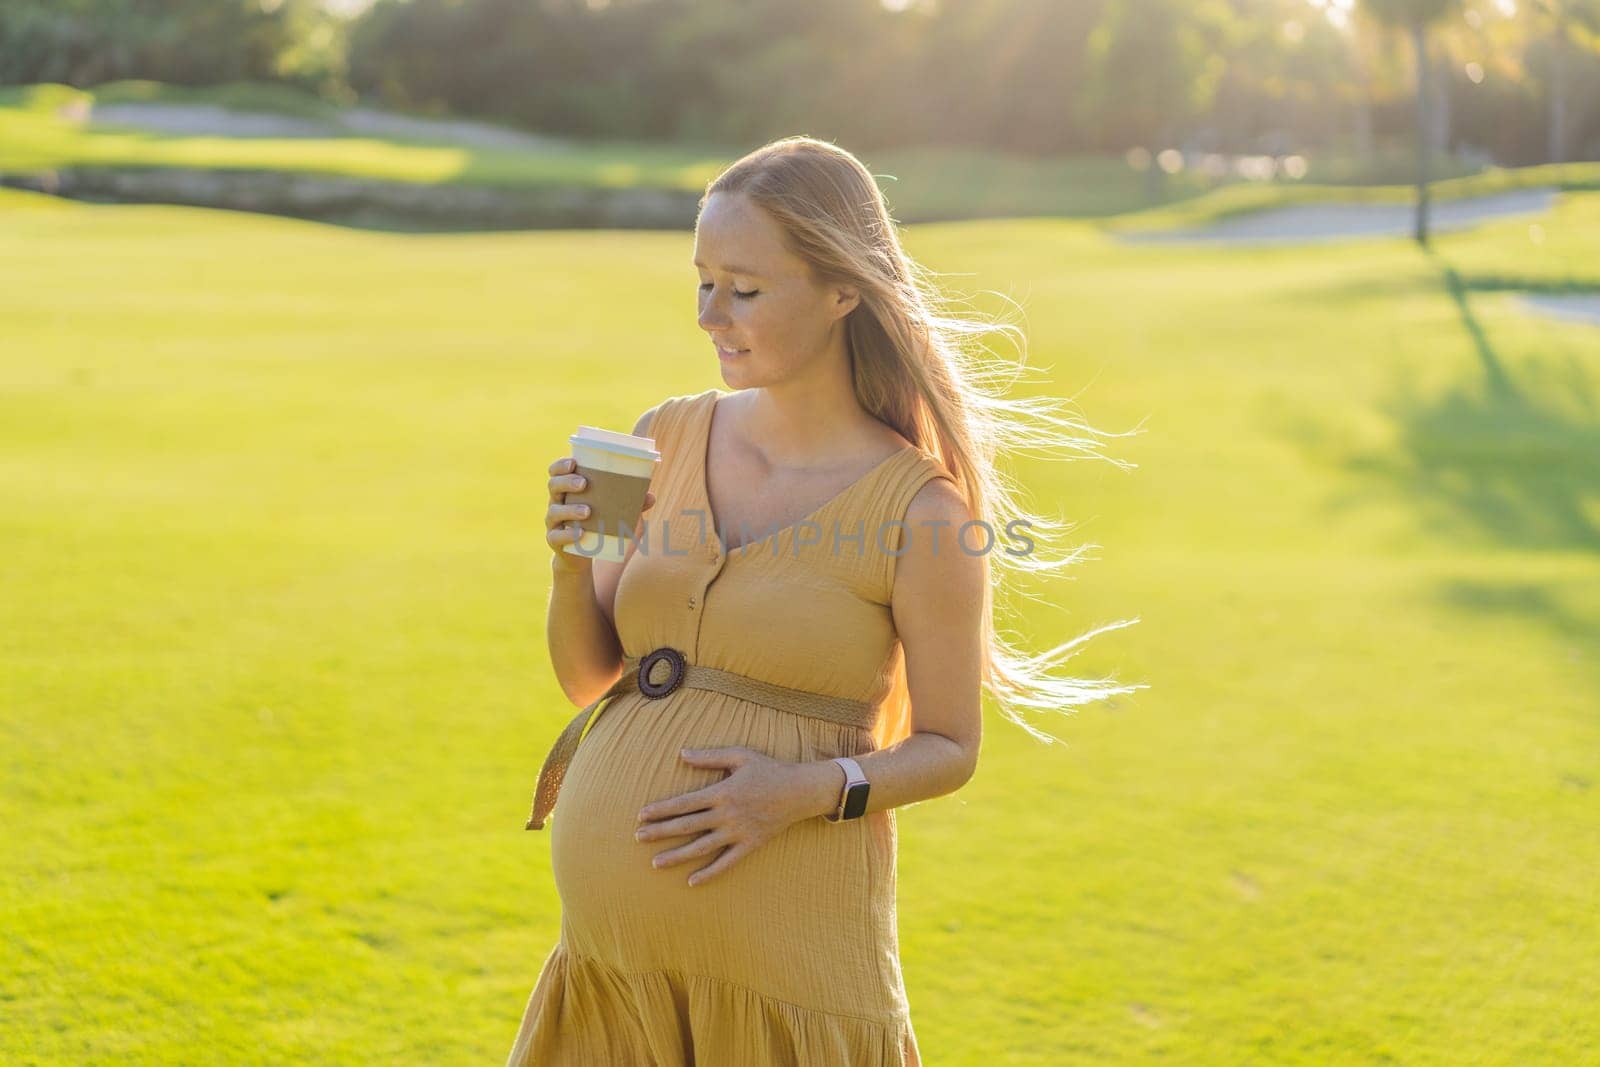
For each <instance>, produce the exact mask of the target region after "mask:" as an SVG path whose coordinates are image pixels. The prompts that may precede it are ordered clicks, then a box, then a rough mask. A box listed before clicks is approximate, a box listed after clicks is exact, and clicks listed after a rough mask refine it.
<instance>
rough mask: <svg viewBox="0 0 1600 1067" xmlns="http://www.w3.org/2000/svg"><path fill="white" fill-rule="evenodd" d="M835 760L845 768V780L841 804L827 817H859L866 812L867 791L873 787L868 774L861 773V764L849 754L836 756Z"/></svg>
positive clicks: (832, 818) (833, 819)
mask: <svg viewBox="0 0 1600 1067" xmlns="http://www.w3.org/2000/svg"><path fill="white" fill-rule="evenodd" d="M833 762H835V763H837V764H838V765H839V766H840V767H842V768H843V769H844V777H845V781H844V788H843V789H842V790H841V791H840V793H839V806H838V807H837V808H835V809H834V812H833V814H832V815H829V816H828V817H827V819H828V821H829V822H839V821H841V820H843V819H859V818H861V816H863V815H865V814H866V811H867V791H868V790H869V789H871V788H872V787H871V786H870V785H868V784H867V776H866V775H864V774H862V773H861V764H859V763H857V762H856V761H855V760H853V759H851V758H850V757H849V756H835V757H834V759H833Z"/></svg>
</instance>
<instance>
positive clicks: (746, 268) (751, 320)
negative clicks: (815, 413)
mask: <svg viewBox="0 0 1600 1067" xmlns="http://www.w3.org/2000/svg"><path fill="white" fill-rule="evenodd" d="M694 264H695V269H696V270H697V271H699V274H700V328H701V329H702V330H705V331H706V333H708V334H710V335H711V340H712V341H713V342H714V343H715V344H716V346H717V348H718V352H717V356H718V359H719V360H720V361H721V363H722V372H723V374H724V376H725V378H726V379H727V380H729V381H730V383H732V382H733V381H735V380H736V381H737V382H738V383H739V387H740V388H749V387H752V386H758V385H762V384H764V383H768V382H774V381H781V380H783V379H785V378H788V377H790V376H791V375H792V374H793V373H794V372H796V371H797V370H800V369H802V368H804V367H806V366H807V365H808V364H810V363H812V362H814V361H815V360H817V359H824V358H827V357H828V355H829V353H830V351H831V350H833V349H835V348H836V349H837V350H838V353H839V355H840V356H842V355H843V354H844V332H843V319H844V316H845V315H847V314H849V312H850V310H851V309H852V308H854V307H855V306H856V304H857V302H858V300H859V297H858V296H857V295H856V294H855V290H853V289H846V288H833V287H828V286H823V285H821V284H820V283H818V282H817V280H816V279H815V278H814V277H813V276H812V274H811V270H810V267H809V266H808V265H807V264H806V263H805V262H804V261H803V260H801V259H800V258H799V257H798V256H796V255H794V254H793V253H791V252H790V251H789V250H788V249H786V248H784V246H783V239H782V236H781V231H780V230H779V229H778V224H777V223H776V222H774V221H772V218H771V216H769V215H768V214H767V213H766V212H764V211H762V210H761V209H760V208H758V207H756V206H755V205H754V204H753V203H751V202H750V200H749V198H748V197H746V196H745V195H744V194H743V193H713V194H711V196H710V198H708V199H707V200H706V204H705V207H704V208H702V209H701V212H700V218H699V220H698V221H697V222H696V223H695V232H694Z"/></svg>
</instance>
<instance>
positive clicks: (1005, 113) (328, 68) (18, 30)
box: [0, 0, 1600, 166]
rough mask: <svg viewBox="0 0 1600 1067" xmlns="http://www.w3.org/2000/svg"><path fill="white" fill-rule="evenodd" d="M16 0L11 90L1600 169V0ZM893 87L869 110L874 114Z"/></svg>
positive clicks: (724, 138)
mask: <svg viewBox="0 0 1600 1067" xmlns="http://www.w3.org/2000/svg"><path fill="white" fill-rule="evenodd" d="M1429 2H1430V0H1389V2H1384V0H1371V2H1370V3H1369V2H1368V0H1069V2H1063V0H960V2H956V0H943V2H939V3H933V2H928V0H807V2H805V3H796V2H793V0H376V2H375V3H365V2H363V0H344V2H342V3H339V2H331V0H330V2H323V3H318V2H316V0H8V2H7V3H6V4H4V5H3V6H0V82H4V83H6V84H11V85H27V84H34V83H39V82H58V83H64V84H67V85H71V86H77V87H84V88H86V87H91V86H94V85H97V84H100V83H103V82H107V81H115V80H120V79H149V80H154V81H159V82H163V83H167V84H171V85H178V86H207V85H220V84H225V83H238V82H257V83H268V84H281V85H287V86H293V87H296V88H299V89H302V90H306V91H309V92H311V93H314V94H316V95H317V96H319V97H321V98H323V99H325V100H327V101H329V102H332V103H337V104H342V105H348V104H353V103H357V102H362V103H368V104H372V105H376V106H382V107H388V108H393V109H399V110H406V111H411V112H416V113H422V114H432V115H456V116H464V117H477V118H486V119H491V120H495V121H499V122H503V123H507V124H511V125H515V126H519V127H522V128H526V129H529V130H537V131H542V132H548V133H554V134H562V135H567V136H572V137H581V138H596V139H629V140H660V141H678V142H682V141H692V142H700V143H718V144H740V143H747V142H751V141H759V140H761V139H765V138H771V137H777V136H783V135H786V134H789V133H793V132H797V131H803V132H808V133H811V134H813V135H815V136H821V137H826V138H829V139H832V140H837V141H840V142H842V143H849V144H851V145H852V146H855V147H857V148H859V149H862V150H870V149H883V148H895V147H902V146H911V145H918V146H923V145H959V146H966V147H972V148H982V149H987V150H993V151H999V152H1006V153H1013V154H1022V155H1030V156H1060V155H1070V154H1078V153H1105V152H1121V151H1126V150H1128V149H1130V148H1134V147H1140V146H1144V147H1149V148H1152V149H1156V150H1159V149H1160V148H1162V147H1169V146H1176V147H1181V148H1183V149H1185V150H1189V151H1214V152H1235V153H1249V152H1259V153H1285V152H1314V151H1319V150H1321V151H1327V152H1332V153H1348V154H1351V155H1353V156H1356V157H1363V158H1377V157H1378V156H1379V155H1381V154H1382V152H1383V151H1384V149H1385V145H1386V144H1387V143H1389V142H1391V141H1397V140H1400V139H1403V138H1406V137H1408V136H1409V131H1411V129H1412V128H1413V125H1414V124H1415V122H1416V105H1417V101H1416V98H1415V96H1416V94H1415V87H1416V84H1417V81H1416V56H1415V52H1414V47H1413V39H1412V34H1411V31H1410V29H1409V23H1408V20H1409V18H1410V16H1411V15H1412V14H1417V13H1421V14H1425V15H1426V16H1427V18H1426V24H1427V25H1426V30H1427V34H1426V49H1427V55H1428V58H1429V66H1430V68H1431V70H1432V72H1433V77H1432V87H1431V89H1430V104H1431V108H1430V115H1431V118H1430V120H1429V125H1430V129H1429V130H1428V131H1427V133H1428V136H1429V138H1430V141H1431V142H1432V144H1433V145H1434V147H1436V148H1437V149H1438V150H1439V151H1441V152H1444V153H1448V154H1451V155H1458V156H1464V157H1466V158H1469V159H1478V160H1481V161H1483V162H1486V163H1487V162H1492V163H1494V164H1497V165H1500V166H1518V165H1526V164H1532V163H1543V162H1564V161H1568V160H1575V159H1592V158H1600V0H1456V2H1452V3H1448V4H1441V5H1438V7H1437V9H1436V10H1428V8H1429ZM868 102H870V106H867V104H868Z"/></svg>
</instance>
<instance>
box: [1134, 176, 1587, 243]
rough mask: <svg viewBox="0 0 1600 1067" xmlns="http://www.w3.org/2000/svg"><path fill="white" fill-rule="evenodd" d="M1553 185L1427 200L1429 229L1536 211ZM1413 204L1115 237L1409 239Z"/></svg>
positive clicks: (1260, 217)
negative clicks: (1451, 198)
mask: <svg viewBox="0 0 1600 1067" xmlns="http://www.w3.org/2000/svg"><path fill="white" fill-rule="evenodd" d="M1557 192H1559V190H1558V189H1556V188H1554V187H1538V188H1532V189H1512V190H1508V191H1507V192H1503V193H1493V194H1490V195H1488V196H1472V197H1462V198H1460V199H1455V200H1438V199H1435V200H1433V201H1431V202H1430V203H1429V205H1428V228H1429V230H1430V231H1431V230H1457V229H1464V228H1466V227H1469V226H1473V225H1475V224H1477V223H1479V222H1483V221H1485V220H1487V219H1499V218H1505V217H1506V216H1510V215H1525V214H1538V213H1541V212H1545V211H1549V210H1550V208H1551V207H1552V206H1553V205H1554V204H1555V199H1556V193H1557ZM1415 210H1416V209H1415V206H1414V205H1413V204H1411V203H1403V204H1337V203H1327V204H1297V205H1294V206H1291V207H1280V208H1269V209H1267V210H1265V211H1255V212H1251V213H1250V214H1248V215H1235V216H1233V217H1232V218H1225V219H1220V220H1218V221H1217V222H1214V223H1212V224H1211V225H1209V226H1197V227H1192V228H1188V229H1171V230H1154V231H1150V232H1148V233H1128V234H1120V235H1118V236H1119V237H1120V238H1121V239H1122V240H1124V241H1129V242H1135V243H1152V244H1160V243H1217V244H1284V243H1292V242H1296V241H1330V240H1341V239H1346V238H1351V237H1409V236H1411V228H1412V226H1413V225H1414V221H1413V220H1414V214H1415Z"/></svg>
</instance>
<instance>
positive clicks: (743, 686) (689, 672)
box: [523, 645, 877, 830]
mask: <svg viewBox="0 0 1600 1067" xmlns="http://www.w3.org/2000/svg"><path fill="white" fill-rule="evenodd" d="M685 688H686V689H709V690H712V691H713V692H717V693H726V694H727V695H729V696H732V697H738V698H739V699H741V700H749V701H752V702H754V703H756V704H762V705H765V706H766V707H769V708H776V709H777V710H779V711H787V712H791V713H793V714H795V715H808V716H810V717H812V718H815V719H826V720H828V721H829V722H836V723H840V724H841V725H844V726H859V727H862V728H864V729H868V730H870V729H872V726H873V723H874V722H875V721H876V717H877V707H876V706H875V705H873V704H868V703H866V702H865V701H861V700H849V699H847V698H845V697H834V696H828V695H826V694H824V693H813V692H811V691H809V690H805V689H790V688H788V687H787V686H781V685H773V684H772V683H771V682H763V681H761V680H760V679H759V678H751V677H749V676H748V675H744V674H735V673H733V672H732V671H719V670H717V669H716V668H715V667H703V666H701V665H699V664H695V663H690V662H689V661H688V660H687V659H686V658H685V657H684V655H683V653H682V652H679V651H678V650H677V649H675V648H673V647H671V646H670V645H662V646H661V647H660V648H658V649H656V650H654V651H653V652H649V653H647V654H645V655H644V656H625V657H623V660H622V676H621V677H620V678H618V679H617V680H616V681H615V682H613V683H611V688H610V689H607V690H606V691H605V692H604V693H601V694H600V696H599V697H597V698H596V699H595V701H594V702H593V703H592V704H590V705H589V706H588V707H586V708H584V709H583V710H582V711H580V712H578V714H577V715H576V716H574V717H573V720H572V721H571V722H569V723H567V728H566V729H565V730H562V731H561V736H560V737H557V738H556V743H555V745H554V746H552V747H551V749H550V754H549V755H548V756H546V757H545V760H544V767H543V768H542V769H541V770H540V771H539V786H538V789H537V790H536V791H535V792H534V794H533V814H532V816H530V817H529V819H528V822H527V825H526V826H525V827H523V828H524V829H526V830H542V829H544V823H545V819H547V818H548V817H549V815H550V811H551V809H553V808H554V807H555V806H556V795H557V794H558V793H559V792H560V791H561V780H562V778H564V777H565V776H566V773H567V765H568V764H570V763H571V762H572V754H573V753H574V752H576V751H577V750H578V742H579V741H581V740H582V739H583V737H584V735H585V733H586V732H587V729H588V727H589V725H590V724H591V721H592V720H597V719H598V718H599V717H600V710H601V706H602V705H604V704H605V703H606V702H607V701H609V700H610V699H611V698H612V697H616V696H621V695H622V694H624V693H633V692H638V693H642V694H644V695H645V696H646V697H648V698H649V699H651V700H660V699H662V698H663V697H665V696H667V695H668V694H669V693H673V692H675V691H677V690H678V689H685Z"/></svg>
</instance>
